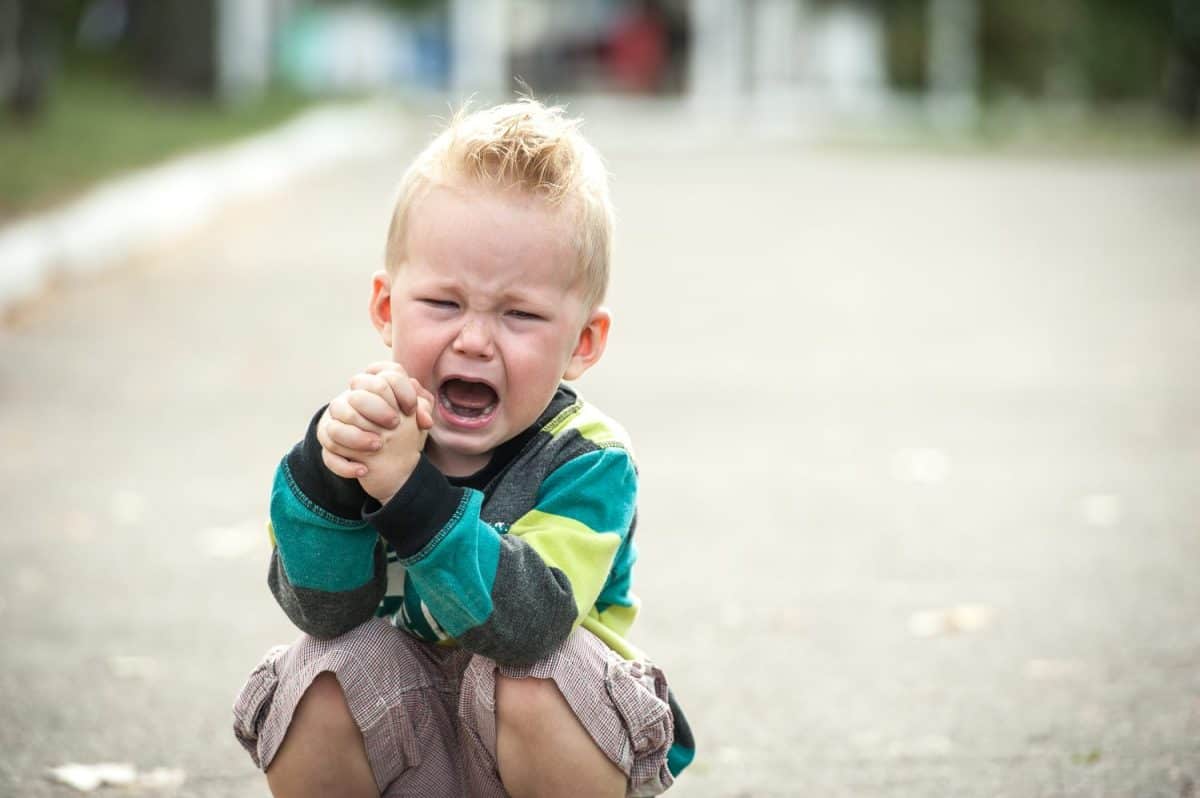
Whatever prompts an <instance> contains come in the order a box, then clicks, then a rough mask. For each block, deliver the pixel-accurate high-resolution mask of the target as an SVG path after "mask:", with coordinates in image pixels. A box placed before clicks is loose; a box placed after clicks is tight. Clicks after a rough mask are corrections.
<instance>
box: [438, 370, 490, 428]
mask: <svg viewBox="0 0 1200 798" xmlns="http://www.w3.org/2000/svg"><path fill="white" fill-rule="evenodd" d="M498 404H500V397H499V395H498V394H497V393H496V390H495V389H494V388H492V386H490V385H488V384H487V383H485V382H476V381H475V380H468V379H463V378H461V377H454V378H451V379H448V380H446V381H445V382H443V383H442V384H441V387H439V388H438V407H439V408H440V409H441V410H442V413H443V415H448V416H449V417H450V420H451V421H457V422H459V423H465V424H466V425H468V426H470V425H475V424H480V423H484V422H486V421H487V420H488V419H489V418H491V416H492V414H493V413H494V412H495V411H496V406H497V405H498Z"/></svg>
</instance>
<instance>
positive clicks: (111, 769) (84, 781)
mask: <svg viewBox="0 0 1200 798" xmlns="http://www.w3.org/2000/svg"><path fill="white" fill-rule="evenodd" d="M50 778H51V779H53V780H54V781H57V782H59V783H60V784H66V785H67V786H68V787H74V788H75V789H77V790H79V791H80V792H91V791H92V790H94V789H96V788H97V787H100V786H111V787H125V786H128V785H130V784H132V783H133V781H134V779H136V778H137V771H136V770H135V769H134V767H133V765H130V764H129V763H127V762H100V763H99V764H95V765H80V764H77V763H75V762H70V763H68V764H66V765H60V766H59V767H56V768H51V769H50Z"/></svg>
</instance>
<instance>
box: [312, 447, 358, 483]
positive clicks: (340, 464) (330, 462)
mask: <svg viewBox="0 0 1200 798" xmlns="http://www.w3.org/2000/svg"><path fill="white" fill-rule="evenodd" d="M321 462H323V463H324V464H325V467H326V468H328V469H329V470H330V471H332V472H333V473H335V474H337V475H338V476H339V477H343V478H345V479H356V478H358V477H365V476H366V475H367V467H366V466H364V465H363V464H362V463H356V462H354V461H353V460H347V459H346V458H345V457H342V456H340V455H336V454H334V453H333V452H331V451H329V450H328V449H322V450H321Z"/></svg>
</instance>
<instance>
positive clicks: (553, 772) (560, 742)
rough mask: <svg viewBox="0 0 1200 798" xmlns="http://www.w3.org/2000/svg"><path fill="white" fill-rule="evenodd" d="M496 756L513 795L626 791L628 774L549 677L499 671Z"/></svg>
mask: <svg viewBox="0 0 1200 798" xmlns="http://www.w3.org/2000/svg"><path fill="white" fill-rule="evenodd" d="M496 759H497V760H498V762H497V764H498V766H499V768H500V780H501V781H502V782H503V783H504V789H505V790H507V791H508V792H509V794H511V795H512V796H513V798H543V797H544V796H563V795H570V796H573V798H624V795H625V789H626V778H625V774H624V773H622V772H621V769H620V768H618V767H617V766H616V765H614V764H613V763H612V762H611V761H610V760H609V758H608V757H607V756H605V754H604V752H603V751H601V750H600V747H599V746H597V745H596V743H595V741H594V740H592V738H591V736H590V735H589V734H588V733H587V729H585V728H583V724H581V723H580V722H579V719H578V718H576V717H575V714H574V713H573V712H571V707H570V705H569V704H567V700H566V699H565V698H563V696H562V693H560V692H559V690H558V686H557V685H555V684H554V682H553V681H551V680H549V679H534V678H527V679H510V678H506V677H504V676H500V675H497V676H496Z"/></svg>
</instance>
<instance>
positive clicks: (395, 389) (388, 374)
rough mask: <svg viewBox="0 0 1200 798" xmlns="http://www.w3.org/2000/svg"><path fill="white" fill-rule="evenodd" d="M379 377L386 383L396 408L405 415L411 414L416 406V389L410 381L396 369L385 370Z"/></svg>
mask: <svg viewBox="0 0 1200 798" xmlns="http://www.w3.org/2000/svg"><path fill="white" fill-rule="evenodd" d="M380 378H381V379H383V380H384V381H385V382H386V383H387V384H388V387H389V389H390V391H391V394H392V398H393V399H395V400H396V407H397V409H399V410H400V412H402V413H404V414H406V415H412V412H413V410H416V408H417V391H416V389H415V388H413V387H412V381H410V379H409V378H408V377H405V376H404V375H403V374H401V373H399V372H396V371H385V372H384V373H383V374H382V375H380Z"/></svg>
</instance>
